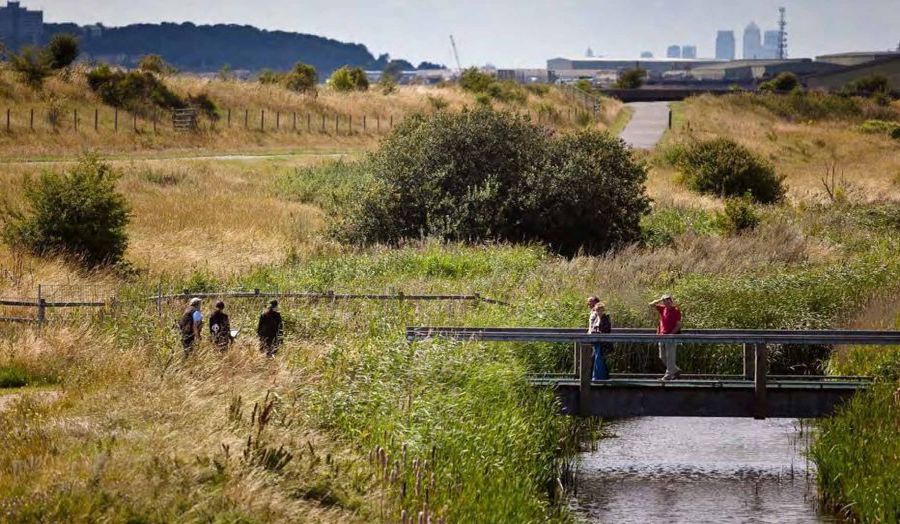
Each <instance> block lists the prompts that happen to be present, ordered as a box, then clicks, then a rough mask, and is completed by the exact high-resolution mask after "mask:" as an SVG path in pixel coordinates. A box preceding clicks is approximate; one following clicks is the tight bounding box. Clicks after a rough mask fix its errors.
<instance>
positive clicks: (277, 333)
mask: <svg viewBox="0 0 900 524" xmlns="http://www.w3.org/2000/svg"><path fill="white" fill-rule="evenodd" d="M283 331H284V321H283V320H282V319H281V313H279V312H278V301H277V300H272V301H271V302H269V306H268V307H267V308H266V310H265V311H263V313H262V315H260V316H259V323H258V324H257V325H256V335H257V336H258V337H259V350H260V351H261V352H265V354H266V356H267V357H273V356H275V353H277V352H278V346H279V345H281V337H282V335H283Z"/></svg>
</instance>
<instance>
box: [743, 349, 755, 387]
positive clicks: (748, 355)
mask: <svg viewBox="0 0 900 524" xmlns="http://www.w3.org/2000/svg"><path fill="white" fill-rule="evenodd" d="M755 355H756V344H748V343H745V344H744V380H753V368H754V367H755V366H756V356H755Z"/></svg>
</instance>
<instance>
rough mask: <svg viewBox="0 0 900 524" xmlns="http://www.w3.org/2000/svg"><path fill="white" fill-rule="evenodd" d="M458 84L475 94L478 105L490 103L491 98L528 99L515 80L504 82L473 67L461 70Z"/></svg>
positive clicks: (512, 101) (499, 99)
mask: <svg viewBox="0 0 900 524" xmlns="http://www.w3.org/2000/svg"><path fill="white" fill-rule="evenodd" d="M459 85H460V87H462V88H463V90H465V91H469V92H470V93H474V94H475V101H476V102H477V103H478V104H480V105H490V102H491V100H492V99H493V100H498V101H500V102H506V103H514V104H524V103H525V101H526V100H528V92H527V91H526V90H525V89H523V88H522V87H521V86H520V85H519V84H517V83H515V82H505V81H500V80H497V79H496V78H494V77H493V76H491V75H489V74H487V73H482V72H481V71H479V70H478V69H476V68H474V67H470V68H468V69H466V70H465V71H463V72H462V75H460V77H459Z"/></svg>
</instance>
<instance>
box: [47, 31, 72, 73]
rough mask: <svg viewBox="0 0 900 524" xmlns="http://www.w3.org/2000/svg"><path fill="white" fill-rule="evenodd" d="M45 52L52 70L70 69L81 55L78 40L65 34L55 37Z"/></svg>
mask: <svg viewBox="0 0 900 524" xmlns="http://www.w3.org/2000/svg"><path fill="white" fill-rule="evenodd" d="M44 52H45V54H46V60H47V66H49V67H50V69H62V68H64V67H69V66H70V65H72V64H73V63H74V62H75V60H77V59H78V54H79V53H80V51H79V48H78V39H77V38H75V37H74V36H72V35H69V34H65V33H62V34H56V35H53V38H51V39H50V43H48V44H47V48H46V50H45V51H44Z"/></svg>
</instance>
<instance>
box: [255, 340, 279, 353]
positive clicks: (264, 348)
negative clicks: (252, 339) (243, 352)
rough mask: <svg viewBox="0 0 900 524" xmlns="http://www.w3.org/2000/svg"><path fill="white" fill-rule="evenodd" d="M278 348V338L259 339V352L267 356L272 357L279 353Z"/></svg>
mask: <svg viewBox="0 0 900 524" xmlns="http://www.w3.org/2000/svg"><path fill="white" fill-rule="evenodd" d="M278 346H279V340H278V337H259V350H260V351H261V352H263V353H265V354H266V356H269V357H271V356H274V355H275V353H278Z"/></svg>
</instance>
